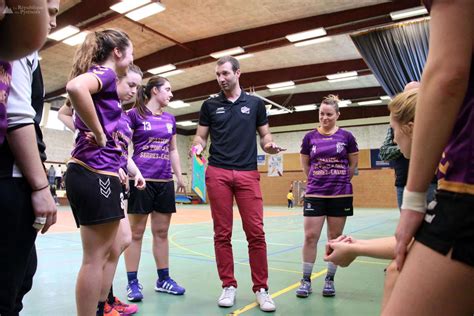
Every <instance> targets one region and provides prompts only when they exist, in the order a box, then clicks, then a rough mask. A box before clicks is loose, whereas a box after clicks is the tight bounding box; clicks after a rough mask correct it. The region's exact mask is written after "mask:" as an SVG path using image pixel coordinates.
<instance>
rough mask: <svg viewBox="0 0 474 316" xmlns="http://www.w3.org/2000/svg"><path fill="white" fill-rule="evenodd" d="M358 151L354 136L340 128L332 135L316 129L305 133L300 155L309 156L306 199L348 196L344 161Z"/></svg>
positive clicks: (347, 177) (348, 187)
mask: <svg viewBox="0 0 474 316" xmlns="http://www.w3.org/2000/svg"><path fill="white" fill-rule="evenodd" d="M358 151H359V149H358V148H357V142H356V139H355V138H354V136H353V135H352V134H351V133H350V132H348V131H346V130H343V129H341V128H339V129H338V130H337V131H336V132H335V133H334V134H332V135H323V134H321V133H320V132H319V131H318V130H317V129H316V130H314V131H311V132H309V133H307V134H306V135H305V136H304V138H303V142H302V144H301V151H300V153H301V154H302V155H307V156H309V163H310V169H309V174H308V184H307V186H306V196H307V197H346V196H352V184H351V181H350V174H349V159H348V157H349V154H354V153H357V152H358Z"/></svg>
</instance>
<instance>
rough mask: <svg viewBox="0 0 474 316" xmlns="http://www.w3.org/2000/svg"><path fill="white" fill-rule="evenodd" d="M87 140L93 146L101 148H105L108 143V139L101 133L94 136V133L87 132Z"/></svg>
mask: <svg viewBox="0 0 474 316" xmlns="http://www.w3.org/2000/svg"><path fill="white" fill-rule="evenodd" d="M85 134H86V139H87V140H89V141H90V142H91V143H92V144H95V145H97V146H99V147H105V144H106V143H107V137H106V136H105V134H104V133H103V132H101V133H99V134H98V135H96V134H94V133H93V132H85Z"/></svg>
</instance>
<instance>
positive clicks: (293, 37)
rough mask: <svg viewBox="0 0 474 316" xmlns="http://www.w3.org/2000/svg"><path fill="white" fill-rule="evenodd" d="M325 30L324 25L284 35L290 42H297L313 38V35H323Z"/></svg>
mask: <svg viewBox="0 0 474 316" xmlns="http://www.w3.org/2000/svg"><path fill="white" fill-rule="evenodd" d="M326 34H327V33H326V30H325V29H324V27H319V28H317V29H313V30H309V31H304V32H299V33H294V34H290V35H287V36H285V37H286V38H287V39H288V40H289V41H290V42H298V41H302V40H305V39H309V38H313V37H321V36H325V35H326Z"/></svg>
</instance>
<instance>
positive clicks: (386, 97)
mask: <svg viewBox="0 0 474 316" xmlns="http://www.w3.org/2000/svg"><path fill="white" fill-rule="evenodd" d="M380 100H392V98H391V97H389V96H388V95H383V96H381V97H380Z"/></svg>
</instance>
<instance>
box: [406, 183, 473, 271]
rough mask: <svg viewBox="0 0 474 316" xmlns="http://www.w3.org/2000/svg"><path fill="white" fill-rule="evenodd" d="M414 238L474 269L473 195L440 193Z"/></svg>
mask: <svg viewBox="0 0 474 316" xmlns="http://www.w3.org/2000/svg"><path fill="white" fill-rule="evenodd" d="M415 239H416V240H417V241H418V242H420V243H422V244H423V245H425V246H427V247H429V248H431V249H433V250H434V251H436V252H439V253H441V254H443V255H446V254H448V252H449V251H450V250H451V249H452V250H453V251H452V254H451V257H452V258H453V259H454V260H457V261H461V262H463V263H465V264H468V265H470V266H472V267H474V196H473V195H469V194H455V193H451V192H447V191H440V192H438V194H436V206H435V207H434V209H431V210H428V211H427V212H426V215H425V220H424V221H423V223H422V225H421V227H420V229H419V230H418V232H417V233H416V236H415Z"/></svg>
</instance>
